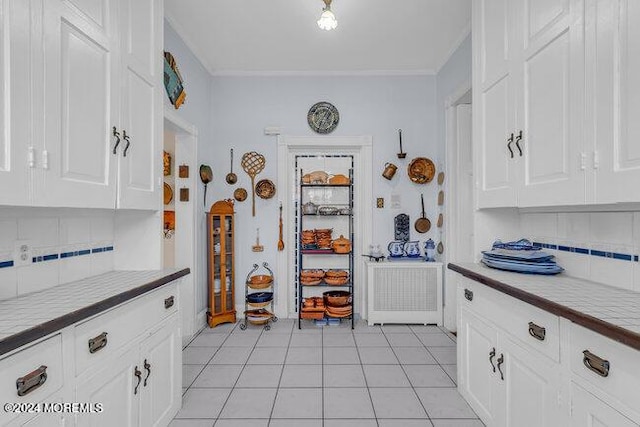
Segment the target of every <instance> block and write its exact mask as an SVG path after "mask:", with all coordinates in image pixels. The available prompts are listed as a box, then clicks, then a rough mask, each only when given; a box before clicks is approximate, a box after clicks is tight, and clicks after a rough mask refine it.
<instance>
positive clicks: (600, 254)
mask: <svg viewBox="0 0 640 427" xmlns="http://www.w3.org/2000/svg"><path fill="white" fill-rule="evenodd" d="M533 245H534V246H535V247H537V248H544V249H554V250H558V251H562V252H573V253H577V254H582V255H591V256H597V257H601V258H611V259H617V260H620V261H631V262H640V255H637V254H636V255H632V254H623V253H618V252H606V251H603V250H599V249H586V248H578V247H572V246H564V245H554V244H551V243H543V242H533Z"/></svg>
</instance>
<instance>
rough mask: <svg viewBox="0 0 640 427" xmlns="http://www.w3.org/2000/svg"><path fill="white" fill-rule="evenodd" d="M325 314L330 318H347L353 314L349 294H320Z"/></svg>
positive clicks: (342, 292) (332, 292)
mask: <svg viewBox="0 0 640 427" xmlns="http://www.w3.org/2000/svg"><path fill="white" fill-rule="evenodd" d="M322 296H323V298H324V304H325V306H326V309H325V312H326V313H327V315H328V316H331V317H349V316H351V313H352V312H353V306H352V304H351V303H352V298H351V292H349V291H327V292H324V293H323V294H322Z"/></svg>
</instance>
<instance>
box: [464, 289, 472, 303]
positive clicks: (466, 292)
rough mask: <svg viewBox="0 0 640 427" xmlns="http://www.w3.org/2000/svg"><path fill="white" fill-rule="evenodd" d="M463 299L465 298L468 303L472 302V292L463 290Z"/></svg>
mask: <svg viewBox="0 0 640 427" xmlns="http://www.w3.org/2000/svg"><path fill="white" fill-rule="evenodd" d="M464 297H465V298H466V299H467V300H468V301H473V291H470V290H469V289H465V290H464Z"/></svg>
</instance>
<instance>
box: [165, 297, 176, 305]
mask: <svg viewBox="0 0 640 427" xmlns="http://www.w3.org/2000/svg"><path fill="white" fill-rule="evenodd" d="M174 300H175V298H174V297H173V295H171V296H170V297H169V298H166V299H165V300H164V308H171V307H173V303H174V302H175V301H174Z"/></svg>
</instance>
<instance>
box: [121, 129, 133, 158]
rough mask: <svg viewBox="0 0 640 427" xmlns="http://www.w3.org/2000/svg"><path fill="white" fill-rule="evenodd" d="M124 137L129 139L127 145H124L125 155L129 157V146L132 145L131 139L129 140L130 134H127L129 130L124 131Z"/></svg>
mask: <svg viewBox="0 0 640 427" xmlns="http://www.w3.org/2000/svg"><path fill="white" fill-rule="evenodd" d="M122 139H124V140H125V141H127V145H125V146H124V152H123V153H122V156H123V157H127V151H128V150H129V146H130V145H131V141H130V140H129V135H127V131H126V130H123V131H122Z"/></svg>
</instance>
